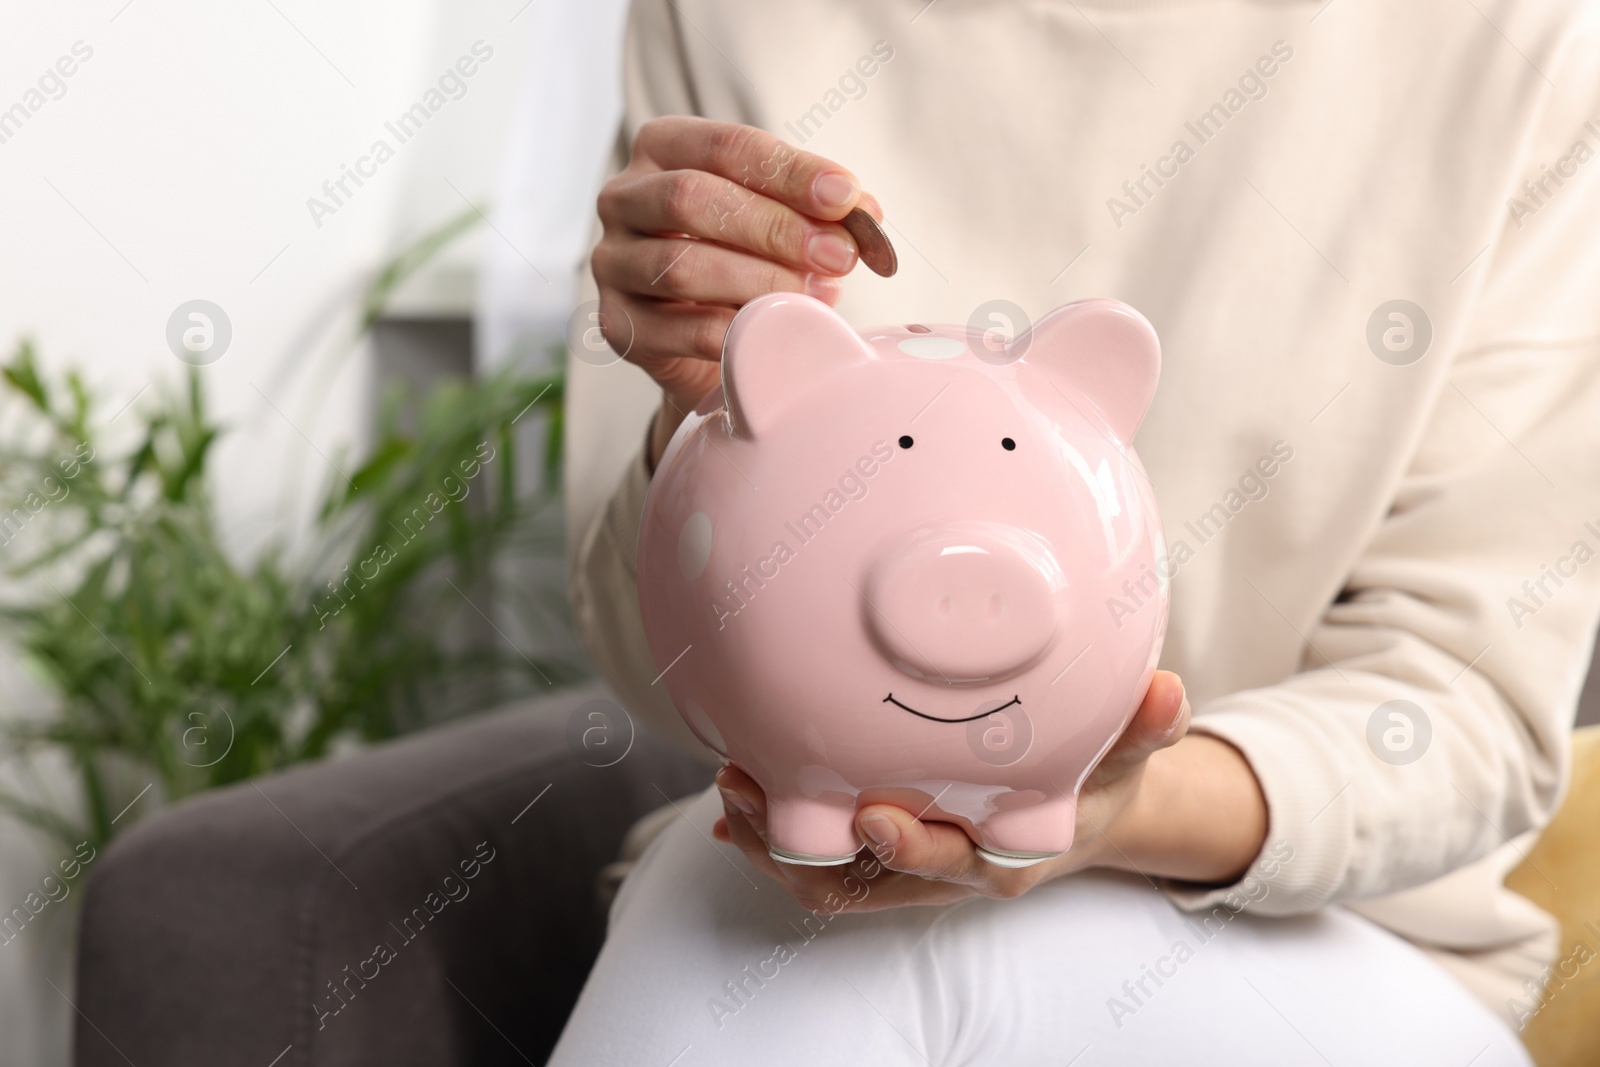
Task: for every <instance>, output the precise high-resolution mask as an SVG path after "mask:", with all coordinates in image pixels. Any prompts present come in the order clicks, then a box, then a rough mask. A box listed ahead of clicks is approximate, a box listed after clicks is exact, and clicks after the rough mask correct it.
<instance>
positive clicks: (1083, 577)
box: [637, 293, 1167, 866]
mask: <svg viewBox="0 0 1600 1067" xmlns="http://www.w3.org/2000/svg"><path fill="white" fill-rule="evenodd" d="M1160 359H1161V356H1160V346H1159V344H1158V343H1157V340H1156V336H1155V332H1154V331H1153V330H1152V329H1151V327H1150V324H1149V323H1148V322H1146V321H1145V319H1144V318H1143V316H1141V315H1140V314H1139V313H1138V312H1136V311H1134V310H1133V309H1132V308H1130V307H1128V306H1126V305H1125V304H1121V303H1118V302H1116V301H1112V300H1087V301H1083V302H1080V303H1076V304H1071V305H1068V306H1066V307H1063V308H1060V309H1058V310H1056V311H1054V312H1052V313H1050V314H1049V315H1047V316H1045V317H1044V318H1043V319H1041V320H1040V321H1039V322H1038V323H1037V324H1035V325H1034V327H1033V328H1032V329H1031V330H1030V331H1028V332H1027V333H1024V334H1023V335H1021V336H1020V337H1018V338H1017V339H1016V340H1015V341H1013V342H1012V343H1011V344H1010V345H1009V346H1003V345H1002V346H999V347H996V346H995V345H994V343H993V342H992V341H990V340H989V339H988V338H986V337H984V336H983V335H981V334H978V333H974V332H971V331H969V330H968V329H966V328H960V327H943V326H938V327H930V326H923V325H919V324H912V325H903V326H885V327H882V328H877V329H871V330H867V331H864V332H860V333H858V332H857V331H856V330H854V329H852V328H851V327H850V326H849V325H848V324H847V323H846V322H845V321H844V320H843V319H842V318H840V317H839V315H838V314H837V313H835V312H834V311H833V310H832V309H831V308H829V307H828V306H827V305H825V304H823V303H821V302H819V301H816V300H813V299H811V298H809V297H806V296H801V295H795V294H790V293H776V294H771V295H768V296H764V297H762V298H760V299H757V300H754V301H752V302H751V303H749V304H748V305H746V306H745V307H744V308H743V309H742V310H741V311H740V312H739V313H738V315H737V316H736V317H735V318H734V320H733V324H732V326H731V327H730V329H729V331H728V335H727V340H726V341H725V343H724V346H723V356H722V388H721V389H720V390H718V391H715V392H713V393H712V394H711V395H709V396H707V397H706V398H705V400H703V401H702V402H701V403H700V404H699V406H698V407H697V408H696V410H695V412H694V413H693V414H691V415H690V417H689V418H688V419H687V421H685V422H684V424H683V426H682V427H681V428H680V429H679V430H678V432H677V436H676V437H675V438H674V439H673V440H672V442H671V444H670V445H669V447H668V448H667V450H666V453H665V454H664V456H663V457H662V460H661V463H660V465H659V469H658V470H657V471H656V474H655V477H654V480H653V482H652V484H651V486H650V490H649V494H648V496H647V499H646V503H645V509H644V516H643V526H642V528H641V531H640V536H639V553H638V559H637V567H638V584H639V599H640V604H641V607H642V609H643V617H644V624H645V630H646V633H647V635H648V638H649V642H650V649H651V652H652V654H653V655H654V658H655V660H656V666H657V669H658V670H660V671H661V672H662V674H661V677H660V678H659V679H658V680H657V683H656V684H659V685H664V686H666V688H667V691H668V692H669V693H670V694H671V696H672V699H673V701H674V703H675V704H676V705H677V708H678V710H679V712H680V713H681V714H682V715H683V717H684V719H685V720H686V721H687V722H688V724H689V725H690V727H691V728H693V730H694V732H695V733H696V734H697V735H698V736H699V737H700V739H701V740H702V741H704V742H705V743H706V744H707V745H709V746H710V747H711V748H713V749H715V750H716V751H717V752H718V753H720V754H721V755H722V756H724V757H725V758H726V759H727V760H729V761H731V762H732V763H734V764H736V765H738V766H739V767H740V768H742V769H743V770H744V771H746V772H747V773H748V774H749V775H750V776H751V777H753V778H754V779H755V780H756V781H757V782H758V783H760V784H761V786H762V787H763V788H764V789H765V790H766V796H767V803H768V843H769V846H770V848H771V850H772V854H773V856H774V857H776V858H777V859H780V860H784V861H786V862H790V863H803V864H814V865H823V864H835V863H846V862H849V860H850V859H851V858H852V857H853V856H854V855H855V853H856V852H857V851H858V850H859V849H860V847H861V843H860V841H859V840H858V839H857V837H856V833H855V827H854V817H855V812H856V810H857V809H858V807H860V806H862V805H864V804H869V803H890V804H895V805H898V806H900V807H903V808H905V809H906V810H908V811H910V812H912V813H913V814H917V815H920V816H921V817H922V818H923V819H924V820H936V821H942V822H949V823H953V824H956V825H958V826H960V827H961V828H962V829H963V830H965V831H966V833H967V834H968V835H969V836H970V837H971V838H972V839H973V840H974V841H975V842H976V843H977V845H978V846H979V848H980V849H982V850H983V855H984V858H985V859H988V860H989V861H991V862H994V863H999V864H1002V865H1006V866H1025V865H1027V864H1028V863H1033V862H1037V861H1039V860H1041V859H1044V858H1046V857H1049V856H1053V855H1056V854H1058V853H1061V852H1063V851H1065V850H1066V849H1067V848H1068V846H1070V845H1071V844H1072V836H1073V826H1074V821H1075V819H1074V816H1075V806H1076V801H1077V794H1078V791H1079V789H1080V787H1081V786H1082V784H1083V781H1084V779H1085V778H1086V777H1087V776H1088V774H1089V772H1090V770H1092V769H1093V767H1094V765H1095V763H1096V762H1097V761H1098V760H1099V759H1100V757H1101V756H1102V755H1104V754H1105V752H1106V750H1107V749H1108V748H1109V747H1110V746H1111V744H1112V743H1113V742H1114V741H1115V740H1116V738H1117V737H1118V736H1119V735H1120V733H1121V732H1122V730H1123V729H1124V728H1125V727H1126V725H1127V723H1128V721H1129V719H1130V718H1131V717H1132V715H1133V713H1134V712H1135V710H1137V708H1138V706H1139V704H1140V702H1141V701H1142V699H1143V697H1144V693H1145V690H1146V689H1147V688H1148V686H1149V683H1150V678H1151V675H1152V673H1153V672H1154V670H1155V664H1156V659H1157V657H1158V656H1159V654H1160V649H1161V641H1162V636H1163V634H1164V632H1165V628H1166V619H1167V590H1166V581H1165V578H1166V575H1165V573H1164V570H1163V566H1164V563H1165V559H1164V556H1165V550H1164V548H1163V542H1162V535H1161V528H1160V522H1159V518H1158V516H1157V513H1156V507H1155V502H1154V500H1153V498H1152V494H1151V489H1150V485H1149V483H1148V482H1147V481H1146V479H1145V475H1144V472H1143V469H1142V468H1141V467H1140V465H1139V461H1138V459H1137V458H1135V456H1134V454H1133V451H1132V449H1131V448H1130V446H1129V441H1130V440H1131V439H1132V437H1133V434H1134V430H1135V429H1137V428H1138V426H1139V422H1140V420H1141V419H1142V418H1143V417H1144V413H1145V410H1146V408H1147V407H1148V406H1149V403H1150V400H1151V397H1152V395H1153V394H1154V392H1155V388H1156V379H1157V376H1158V374H1159V371H1160Z"/></svg>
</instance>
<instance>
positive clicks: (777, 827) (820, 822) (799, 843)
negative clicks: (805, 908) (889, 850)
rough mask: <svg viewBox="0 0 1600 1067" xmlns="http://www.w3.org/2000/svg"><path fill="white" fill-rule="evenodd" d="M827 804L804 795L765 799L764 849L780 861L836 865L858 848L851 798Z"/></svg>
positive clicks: (853, 800) (853, 801)
mask: <svg viewBox="0 0 1600 1067" xmlns="http://www.w3.org/2000/svg"><path fill="white" fill-rule="evenodd" d="M840 799H841V801H842V802H841V803H829V802H827V801H822V800H812V799H809V798H805V797H787V798H785V797H773V798H769V799H768V801H767V851H768V852H769V853H770V854H771V855H772V858H773V859H775V860H778V861H779V862H781V863H795V864H799V865H801V866H806V867H836V866H838V865H840V864H843V863H849V862H850V861H851V860H853V859H855V857H856V853H857V852H859V851H860V850H861V841H860V839H859V838H857V837H856V825H855V821H856V807H855V798H854V797H842V798H840Z"/></svg>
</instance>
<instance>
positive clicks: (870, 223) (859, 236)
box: [839, 208, 900, 278]
mask: <svg viewBox="0 0 1600 1067" xmlns="http://www.w3.org/2000/svg"><path fill="white" fill-rule="evenodd" d="M839 225H841V226H843V227H844V228H845V230H846V232H848V233H849V234H850V236H851V238H852V239H853V240H854V241H855V243H856V248H857V249H858V250H859V251H860V253H861V262H863V263H865V264H866V265H867V267H868V268H869V269H870V270H871V271H872V273H874V274H879V275H882V276H883V277H885V278H891V277H893V276H894V272H895V271H897V270H899V269H900V260H899V258H898V257H896V256H895V254H894V245H892V244H890V243H889V235H888V234H886V233H884V232H883V224H882V223H880V222H879V221H878V220H877V219H875V218H873V217H872V216H871V215H869V214H867V213H866V212H865V211H863V210H861V209H860V208H856V209H855V210H854V211H852V212H850V214H848V215H846V216H845V217H844V218H843V219H841V220H840V221H839Z"/></svg>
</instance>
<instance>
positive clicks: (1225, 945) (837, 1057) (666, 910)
mask: <svg viewBox="0 0 1600 1067" xmlns="http://www.w3.org/2000/svg"><path fill="white" fill-rule="evenodd" d="M681 806H682V807H683V808H684V810H685V811H686V812H687V816H688V817H687V819H677V820H676V821H675V822H674V823H673V825H672V826H671V827H670V828H669V829H668V830H667V831H666V832H665V833H663V834H662V835H661V837H660V839H658V840H657V841H656V842H655V844H654V845H652V846H651V848H650V849H649V850H648V851H647V852H646V854H645V856H644V858H643V859H642V860H641V861H640V864H639V866H638V867H637V869H635V871H634V872H633V874H632V875H630V876H629V878H628V880H627V882H626V883H624V885H623V888H622V892H621V894H620V896H619V897H618V899H617V903H616V906H615V908H614V910H613V912H612V915H611V931H610V936H609V938H608V940H607V941H606V945H605V948H604V950H603V951H602V952H601V954H600V959H599V961H598V962H597V963H596V965H595V969H594V972H593V974H591V975H590V977H589V982H588V985H586V986H585V987H584V990H583V996H582V997H581V999H580V1000H579V1001H578V1006H577V1008H576V1009H575V1010H574V1011H573V1014H572V1018H571V1020H570V1021H569V1022H568V1024H567V1028H566V1031H565V1033H563V1034H562V1036H561V1042H560V1044H559V1045H558V1046H557V1047H556V1051H555V1054H554V1055H553V1057H552V1058H551V1060H550V1063H551V1065H552V1067H579V1065H581V1067H600V1065H610V1064H619V1065H620V1064H626V1065H629V1067H637V1065H650V1067H669V1065H670V1067H700V1065H710V1064H730V1065H734V1064H736V1065H739V1067H748V1065H751V1064H760V1065H763V1067H767V1065H771V1067H778V1065H787V1064H795V1065H802V1064H803V1065H806V1067H814V1065H833V1064H876V1065H902V1064H903V1065H905V1067H924V1065H928V1067H934V1065H937V1067H944V1065H947V1064H950V1065H953V1064H1004V1065H1006V1067H1030V1065H1033V1064H1049V1065H1052V1067H1069V1065H1070V1067H1098V1065H1104V1064H1175V1063H1183V1064H1192V1065H1199V1067H1203V1065H1209V1064H1219V1065H1220V1064H1228V1065H1234V1064H1272V1065H1273V1067H1279V1065H1289V1064H1309V1065H1316V1067H1329V1065H1335V1067H1345V1065H1347V1064H1348V1065H1352V1067H1354V1065H1357V1064H1362V1065H1365V1064H1396V1065H1405V1067H1427V1065H1434V1064H1437V1065H1439V1067H1469V1065H1470V1067H1506V1065H1513V1064H1515V1065H1518V1067H1526V1065H1528V1063H1529V1060H1528V1058H1527V1056H1526V1054H1525V1053H1524V1052H1523V1051H1522V1047H1521V1045H1520V1044H1519V1043H1518V1041H1517V1039H1516V1037H1515V1036H1514V1035H1513V1034H1512V1033H1511V1031H1510V1030H1509V1029H1508V1028H1507V1027H1506V1026H1505V1025H1504V1024H1503V1023H1501V1022H1500V1021H1499V1020H1498V1019H1497V1018H1495V1017H1494V1016H1493V1015H1491V1014H1490V1012H1489V1011H1488V1010H1487V1009H1486V1008H1484V1007H1483V1006H1482V1005H1481V1004H1479V1002H1478V1001H1476V1000H1474V999H1473V998H1472V997H1471V996H1470V995H1469V994H1468V993H1467V992H1466V991H1465V990H1464V989H1462V988H1461V987H1460V986H1459V985H1457V984H1456V982H1455V980H1454V979H1452V978H1451V977H1449V976H1448V975H1446V974H1445V973H1444V972H1443V971H1441V970H1439V968H1438V967H1437V966H1435V965H1434V964H1433V963H1431V962H1430V961H1429V960H1428V959H1427V958H1426V957H1424V956H1423V955H1422V954H1421V953H1420V952H1418V951H1417V950H1416V949H1415V948H1413V947H1412V946H1410V945H1409V944H1407V943H1406V942H1404V941H1402V940H1400V939H1399V938H1397V937H1395V936H1394V935H1392V934H1390V933H1388V932H1386V931H1384V930H1382V929H1380V928H1379V927H1377V926H1374V925H1373V924H1371V923H1369V922H1367V921H1366V920H1364V919H1361V918H1359V917H1357V916H1355V915H1353V914H1351V913H1349V912H1347V911H1344V910H1342V909H1330V910H1328V911H1326V912H1325V913H1323V914H1320V915H1315V916H1307V917H1303V918H1297V919H1262V918H1257V917H1255V916H1252V915H1250V914H1248V912H1245V913H1240V914H1238V915H1236V916H1232V917H1231V918H1227V919H1222V918H1213V919H1212V920H1211V922H1210V923H1209V924H1205V925H1202V923H1201V922H1200V920H1199V917H1195V916H1187V915H1185V914H1183V913H1182V912H1180V911H1178V910H1177V909H1176V908H1174V907H1173V906H1172V905H1171V904H1170V903H1169V902H1168V901H1167V899H1166V897H1165V896H1163V895H1162V894H1161V893H1160V892H1158V891H1157V890H1156V889H1154V888H1152V887H1151V885H1150V884H1149V883H1148V882H1146V881H1144V880H1142V879H1140V878H1138V877H1133V876H1124V875H1119V874H1111V873H1100V872H1096V873H1090V874H1081V875H1076V876H1072V877H1067V878H1061V879H1058V880H1056V881H1054V882H1051V883H1049V884H1047V885H1044V886H1040V887H1039V888H1037V889H1035V890H1033V891H1032V892H1030V893H1028V894H1027V895H1025V896H1023V897H1021V898H1019V899H1017V900H1009V901H991V900H973V901H969V902H966V903H963V904H958V905H954V906H950V907H941V908H897V909H893V910H890V911H882V912H874V913H869V914H849V913H846V914H839V915H831V916H830V915H828V914H827V913H826V912H824V913H823V914H822V915H821V916H818V915H815V914H812V913H809V912H807V911H805V910H804V909H802V908H801V907H800V906H799V905H798V904H797V903H795V902H794V900H793V899H792V898H791V897H789V896H788V895H787V894H786V893H785V892H784V891H783V890H782V889H781V888H780V887H779V886H778V885H777V884H776V883H773V882H772V881H771V880H770V879H768V878H767V877H766V876H765V875H763V874H762V873H761V872H759V871H757V870H755V869H754V868H752V867H751V866H750V865H749V864H747V863H746V862H745V861H744V858H743V854H742V853H740V852H739V850H738V849H736V848H734V847H733V846H732V845H722V844H718V843H716V842H714V841H713V840H712V839H711V837H710V832H711V824H712V822H713V821H714V820H715V819H716V817H717V816H718V815H719V814H721V811H722V805H721V801H720V799H719V798H718V797H717V796H716V794H715V791H714V790H713V791H711V792H708V793H707V794H705V795H703V796H701V797H698V798H696V799H695V800H694V802H693V803H692V804H682V805H681ZM868 891H869V892H870V889H869V890H868ZM1220 914H1221V915H1222V916H1228V915H1230V914H1231V913H1229V912H1227V911H1226V910H1225V909H1224V910H1223V911H1222V912H1221V913H1220Z"/></svg>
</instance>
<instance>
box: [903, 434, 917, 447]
mask: <svg viewBox="0 0 1600 1067" xmlns="http://www.w3.org/2000/svg"><path fill="white" fill-rule="evenodd" d="M913 444H915V442H914V441H912V440H911V435H910V434H905V435H904V436H902V437H901V438H900V447H901V448H910V447H911V446H912V445H913Z"/></svg>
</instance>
